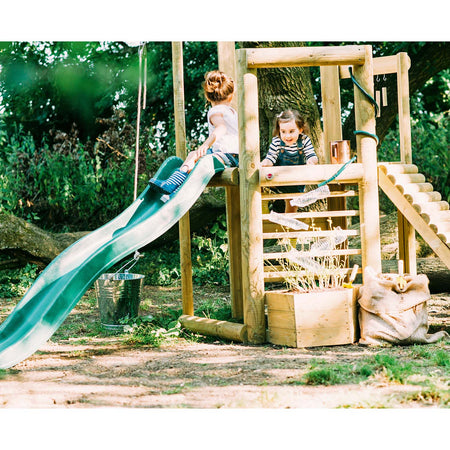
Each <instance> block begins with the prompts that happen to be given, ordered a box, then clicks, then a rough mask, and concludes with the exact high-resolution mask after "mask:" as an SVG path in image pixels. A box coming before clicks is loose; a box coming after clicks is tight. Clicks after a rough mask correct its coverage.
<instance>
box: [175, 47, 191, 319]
mask: <svg viewBox="0 0 450 450" xmlns="http://www.w3.org/2000/svg"><path fill="white" fill-rule="evenodd" d="M172 70H173V100H174V109H175V140H176V153H177V156H178V157H180V158H181V159H183V160H184V159H185V158H186V122H185V116H184V77H183V44H182V43H181V42H172ZM179 236H180V266H181V292H182V297H183V314H188V315H193V314H194V293H193V292H194V289H193V285H192V259H191V230H190V223H189V211H188V212H187V213H186V214H185V215H184V216H183V217H182V218H181V219H180V221H179Z"/></svg>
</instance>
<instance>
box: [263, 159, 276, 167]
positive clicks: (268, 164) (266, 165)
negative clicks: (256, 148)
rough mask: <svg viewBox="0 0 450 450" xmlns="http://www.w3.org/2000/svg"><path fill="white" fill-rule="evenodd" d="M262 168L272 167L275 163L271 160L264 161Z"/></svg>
mask: <svg viewBox="0 0 450 450" xmlns="http://www.w3.org/2000/svg"><path fill="white" fill-rule="evenodd" d="M261 166H262V167H272V166H273V162H272V161H271V160H270V159H263V160H262V162H261Z"/></svg>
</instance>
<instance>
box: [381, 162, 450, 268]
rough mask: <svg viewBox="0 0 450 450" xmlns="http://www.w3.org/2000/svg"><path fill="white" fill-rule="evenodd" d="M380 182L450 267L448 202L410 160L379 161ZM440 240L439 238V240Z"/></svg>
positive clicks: (396, 204)
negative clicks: (404, 161) (406, 161)
mask: <svg viewBox="0 0 450 450" xmlns="http://www.w3.org/2000/svg"><path fill="white" fill-rule="evenodd" d="M378 169H379V170H378V177H379V185H380V187H381V189H383V191H384V192H385V194H386V195H387V196H388V197H389V198H390V200H391V201H392V202H393V203H394V204H395V206H396V207H397V209H398V210H399V211H400V212H401V213H402V214H403V215H404V216H405V217H406V219H407V220H408V222H409V223H410V224H411V225H412V226H413V227H414V228H415V229H416V230H417V232H418V233H419V234H420V235H421V236H422V237H423V238H424V240H425V241H426V242H427V243H428V245H429V246H430V247H431V248H432V249H433V251H434V252H435V253H436V254H437V255H438V256H439V257H440V258H441V259H442V261H443V262H444V263H445V264H446V265H447V267H449V268H450V205H449V204H448V202H446V201H443V200H442V196H441V194H440V193H439V192H436V191H434V190H433V186H432V185H431V183H427V182H426V181H425V176H424V175H422V174H420V173H418V169H417V167H416V166H414V165H413V164H399V163H380V164H379V165H378ZM438 240H439V242H438Z"/></svg>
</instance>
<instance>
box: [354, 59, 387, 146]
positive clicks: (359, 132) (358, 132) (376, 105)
mask: <svg viewBox="0 0 450 450" xmlns="http://www.w3.org/2000/svg"><path fill="white" fill-rule="evenodd" d="M348 71H349V72H350V78H351V80H352V81H353V84H355V85H356V86H357V87H358V89H359V90H360V91H361V92H362V93H363V94H364V95H365V96H366V97H367V98H368V99H369V101H370V103H372V105H373V106H374V107H375V115H377V114H378V104H377V102H376V101H375V99H374V98H373V97H372V96H371V95H370V94H369V93H367V92H366V91H365V90H364V88H363V87H362V86H361V85H360V84H359V83H358V81H356V78H355V77H354V76H353V71H352V68H351V67H349V68H348ZM353 133H354V134H364V135H365V136H369V137H371V138H373V139H375V140H376V141H377V145H378V144H379V142H380V140H379V139H378V136H377V135H376V134H372V133H369V132H368V131H362V130H356V131H354V132H353Z"/></svg>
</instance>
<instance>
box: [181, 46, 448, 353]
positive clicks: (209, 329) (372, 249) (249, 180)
mask: <svg viewBox="0 0 450 450" xmlns="http://www.w3.org/2000/svg"><path fill="white" fill-rule="evenodd" d="M172 50H173V68H174V99H175V122H176V141H177V155H178V156H180V157H182V158H184V157H185V155H186V143H185V136H186V133H185V126H184V94H183V58H182V45H181V43H177V42H175V43H173V44H172ZM218 52H219V68H220V70H223V71H224V72H226V73H228V74H230V75H231V76H232V77H233V78H234V80H235V81H236V84H237V96H235V102H236V103H237V105H236V106H237V111H238V114H239V133H240V164H239V168H234V169H226V170H225V171H224V172H223V173H222V174H219V175H217V176H215V177H214V178H213V179H212V180H211V182H210V185H211V186H223V187H225V190H226V210H227V227H228V238H229V254H230V261H229V263H230V289H231V306H232V316H233V320H235V321H236V322H228V321H218V320H213V319H207V318H201V317H196V316H194V315H193V314H194V306H193V289H192V267H191V250H190V230H189V214H186V216H185V217H183V219H182V220H181V221H180V252H181V268H182V296H183V315H182V316H181V318H180V322H181V324H182V326H183V327H185V328H187V329H190V330H192V331H195V332H199V333H201V334H207V335H213V336H218V337H222V338H226V339H230V340H233V341H237V342H248V343H251V344H262V343H265V342H267V341H269V342H273V343H279V342H277V341H273V340H271V339H270V332H268V330H267V316H266V314H267V294H269V293H270V292H271V286H272V285H273V283H277V282H280V281H283V280H284V279H285V278H286V277H287V276H288V274H287V273H286V271H285V270H283V267H280V266H277V264H276V263H274V261H276V260H279V259H280V258H283V251H282V250H281V251H280V249H279V248H275V250H273V249H270V248H269V249H268V248H267V246H264V243H265V241H268V240H273V239H282V238H287V239H295V238H299V237H309V236H314V237H319V238H320V237H326V236H327V235H329V234H330V227H331V226H336V225H339V226H340V227H341V228H342V230H343V231H342V232H343V233H345V234H346V235H347V236H348V237H349V238H351V237H353V236H359V238H360V248H355V247H354V246H349V245H343V246H341V247H340V248H339V249H335V250H333V251H332V252H333V254H334V255H335V256H338V257H340V258H343V260H344V261H345V265H344V267H341V268H338V269H336V270H338V271H340V273H341V275H344V276H348V275H349V274H350V271H351V270H352V268H351V267H350V265H349V261H350V260H351V258H352V257H355V256H357V255H359V256H358V257H359V258H360V261H361V263H360V268H359V272H360V273H362V274H363V273H364V269H365V267H367V266H370V267H371V268H372V269H374V270H375V271H376V272H377V273H379V272H381V247H380V226H379V198H378V188H379V187H380V188H381V189H382V190H383V191H384V192H385V193H386V195H387V196H388V197H389V199H390V200H391V201H392V202H393V204H394V205H395V206H396V208H397V210H398V240H399V259H401V260H403V261H404V267H405V272H407V273H409V274H412V275H414V274H416V251H415V231H417V232H418V233H420V235H421V236H422V237H423V238H424V240H425V241H426V242H427V243H428V245H429V246H430V247H431V248H432V250H433V251H434V252H435V253H436V255H437V256H438V257H439V258H441V260H442V261H443V262H444V264H445V265H447V267H449V268H450V247H449V245H450V211H449V204H448V203H447V202H445V201H443V200H442V199H441V196H440V194H439V193H438V192H435V191H434V190H433V186H432V185H431V184H430V183H427V182H426V181H425V177H424V176H423V175H422V174H420V173H419V170H418V168H417V167H416V166H415V165H413V164H412V148H411V129H410V112H409V81H408V69H409V66H410V60H409V57H408V55H407V54H406V53H399V54H397V55H394V56H387V57H381V58H373V57H372V48H371V46H366V45H348V46H339V47H331V46H330V47H299V48H266V49H240V50H235V45H234V43H233V42H219V43H218ZM293 66H320V75H321V91H322V99H323V105H322V115H323V136H324V140H323V142H324V148H325V160H324V161H320V164H319V165H316V166H294V167H292V166H291V167H288V166H285V167H261V165H260V143H259V119H258V70H264V68H273V67H293ZM349 68H352V70H351V71H350V70H349ZM391 73H396V74H397V94H398V118H399V139H400V156H399V160H398V161H393V162H389V163H378V161H377V139H376V137H375V138H374V135H375V123H376V112H375V108H374V105H373V102H372V103H371V102H370V101H369V99H368V97H367V95H365V94H364V93H363V92H362V91H361V89H360V88H359V87H357V86H356V83H355V82H354V84H355V85H354V105H355V107H354V110H355V128H356V130H358V131H357V134H356V155H357V160H356V162H354V163H352V164H350V165H348V166H347V167H346V169H345V170H344V171H342V173H341V174H340V175H338V176H337V177H336V178H335V179H334V180H333V181H332V182H331V183H330V191H331V195H330V196H329V197H328V199H327V202H326V203H327V205H326V208H325V210H321V211H307V212H298V213H290V214H286V216H289V217H291V218H296V219H300V220H302V221H305V222H308V221H309V223H310V224H311V225H314V226H312V227H311V228H312V231H295V230H290V229H286V228H280V227H277V226H274V224H273V223H270V222H269V221H268V214H267V210H266V209H265V208H264V205H265V204H267V202H268V201H271V200H275V199H289V198H293V197H294V196H295V195H298V194H273V193H271V192H270V188H271V187H275V186H295V185H298V184H305V185H317V184H319V183H321V182H323V181H324V180H327V179H329V178H330V177H332V176H333V175H334V174H335V173H336V171H337V169H339V167H340V166H342V165H336V164H330V155H329V151H328V148H329V145H330V142H331V141H335V140H342V126H341V103H340V79H343V78H349V77H350V76H353V77H354V79H355V80H356V82H357V84H358V85H359V86H360V87H361V88H363V89H364V91H366V93H368V94H369V95H370V96H372V97H373V94H374V92H373V91H374V76H377V75H382V74H391ZM263 153H265V152H263ZM268 188H269V189H268ZM268 190H269V193H268ZM352 197H357V199H358V201H357V202H355V201H352V204H353V205H354V204H355V203H358V205H359V206H358V208H355V207H353V208H351V209H348V208H347V199H349V198H352ZM355 216H359V226H358V228H356V229H355V228H354V227H347V223H348V221H349V218H351V217H355ZM350 247H352V248H350ZM298 275H300V276H301V272H299V274H298ZM363 281H364V280H363ZM329 296H333V294H332V293H330V294H329ZM353 296H354V297H355V294H353ZM353 301H355V299H353ZM297 342H298V341H297ZM330 342H331V343H332V340H331V341H330ZM287 345H288V344H287ZM299 346H300V345H299Z"/></svg>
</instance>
